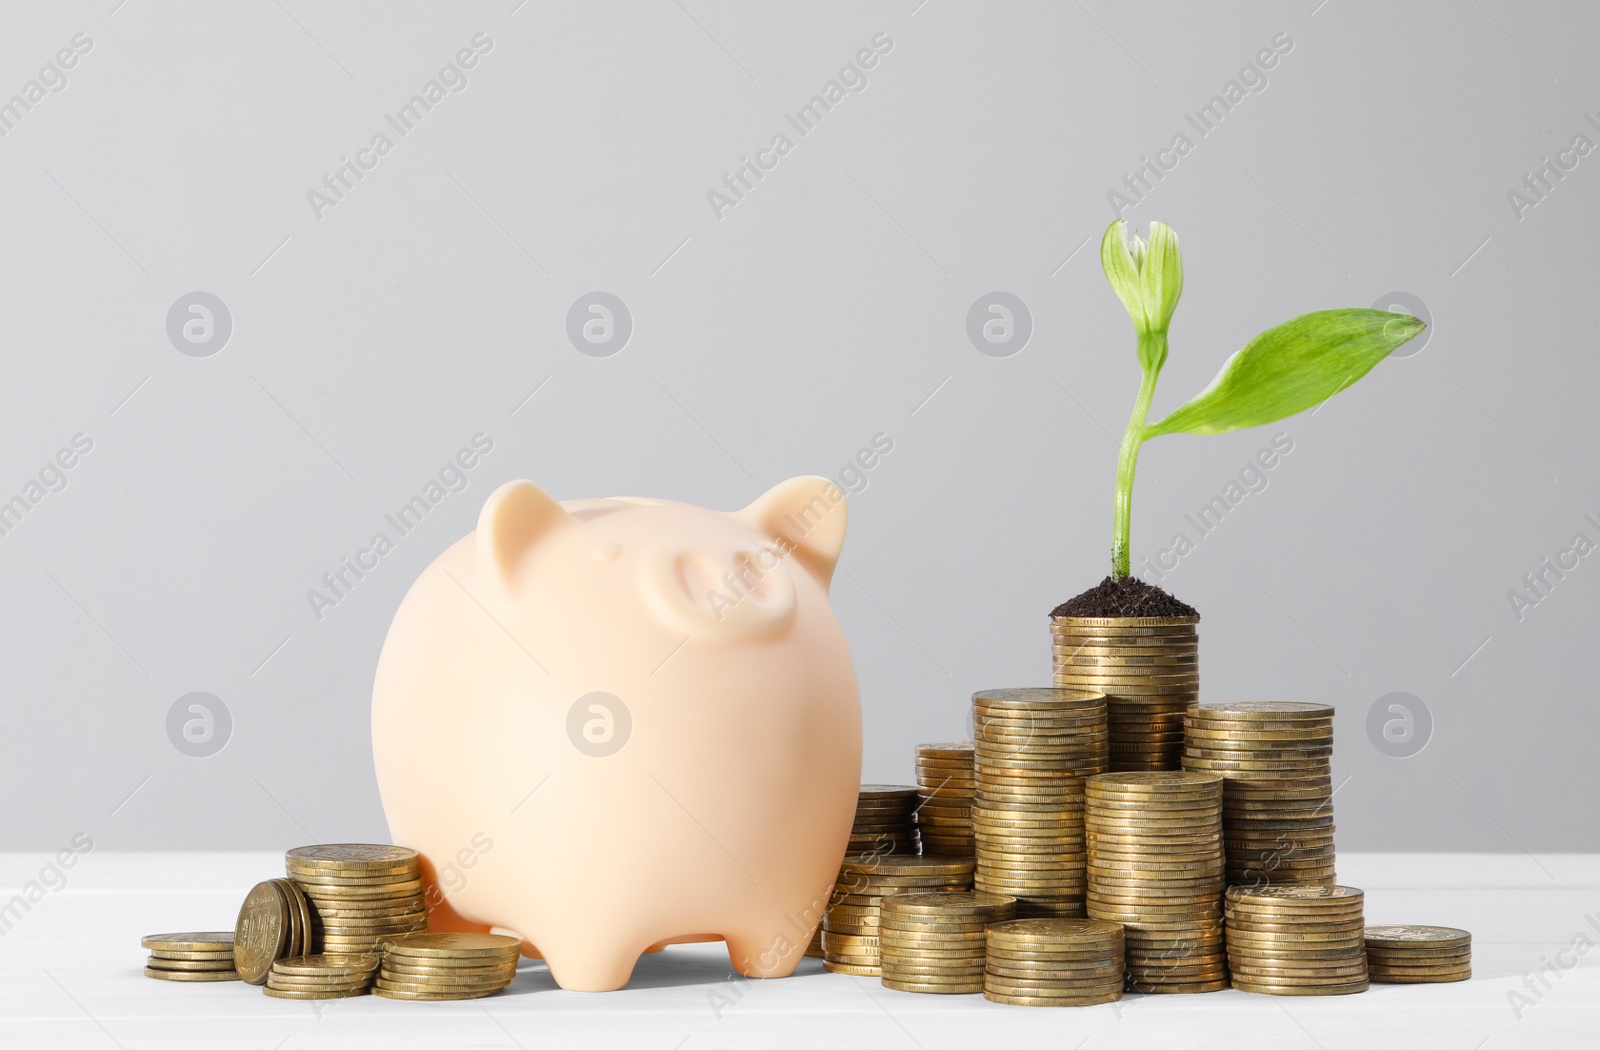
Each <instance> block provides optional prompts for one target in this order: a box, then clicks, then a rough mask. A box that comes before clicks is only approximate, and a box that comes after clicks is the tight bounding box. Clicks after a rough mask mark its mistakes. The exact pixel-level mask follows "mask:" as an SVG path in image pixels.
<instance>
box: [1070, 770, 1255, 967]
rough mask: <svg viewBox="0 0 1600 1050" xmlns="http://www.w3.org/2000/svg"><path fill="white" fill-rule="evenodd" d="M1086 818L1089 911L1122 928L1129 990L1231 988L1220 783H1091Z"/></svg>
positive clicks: (1171, 779) (1118, 776)
mask: <svg viewBox="0 0 1600 1050" xmlns="http://www.w3.org/2000/svg"><path fill="white" fill-rule="evenodd" d="M1085 819H1086V831H1087V836H1088V845H1089V865H1088V876H1089V897H1088V911H1089V914H1090V916H1092V917H1093V918H1096V919H1105V920H1109V921H1112V922H1119V923H1122V924H1123V926H1124V937H1125V942H1126V961H1127V968H1128V983H1129V987H1130V988H1131V989H1132V990H1134V991H1138V992H1210V991H1220V990H1221V989H1223V988H1226V987H1227V986H1228V982H1227V973H1226V971H1225V968H1224V958H1223V936H1222V922H1221V908H1220V903H1221V897H1222V892H1223V889H1224V881H1223V860H1222V780H1221V778H1219V777H1215V776H1211V775H1209V774H1205V773H1189V772H1182V771H1177V770H1172V771H1140V772H1125V773H1104V774H1101V775H1100V776H1096V777H1090V778H1089V784H1088V799H1087V809H1086V811H1085Z"/></svg>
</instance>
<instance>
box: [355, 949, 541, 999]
mask: <svg viewBox="0 0 1600 1050" xmlns="http://www.w3.org/2000/svg"><path fill="white" fill-rule="evenodd" d="M521 950H522V942H521V941H519V940H517V939H516V938H515V937H502V936H500V935H499V934H493V933H411V934H406V935H405V936H402V937H396V938H393V939H392V940H390V941H389V942H388V943H386V944H385V945H384V949H383V965H382V966H381V967H380V969H379V970H378V979H377V981H376V982H375V983H374V984H373V987H372V994H373V995H376V996H379V997H381V998H384V999H482V998H483V997H484V996H486V995H495V994H498V993H499V992H503V991H505V988H506V986H507V985H509V984H510V983H511V982H512V980H513V979H514V978H515V977H516V976H517V960H518V958H520V955H521Z"/></svg>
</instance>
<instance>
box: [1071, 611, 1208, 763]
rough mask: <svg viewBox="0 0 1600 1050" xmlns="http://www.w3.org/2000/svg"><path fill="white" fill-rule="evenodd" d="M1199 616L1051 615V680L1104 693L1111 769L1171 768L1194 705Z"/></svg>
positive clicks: (1197, 687)
mask: <svg viewBox="0 0 1600 1050" xmlns="http://www.w3.org/2000/svg"><path fill="white" fill-rule="evenodd" d="M1199 622H1200V617H1198V616H1057V617H1055V618H1053V619H1052V620H1051V622H1050V637H1051V642H1052V648H1053V650H1054V652H1053V657H1054V659H1053V662H1054V665H1055V683H1056V685H1060V686H1071V687H1075V688H1082V689H1092V690H1094V691H1095V692H1098V693H1104V694H1105V695H1106V715H1107V719H1108V725H1109V728H1110V732H1111V767H1110V768H1111V769H1112V770H1113V771H1115V772H1120V771H1123V770H1138V769H1177V768H1178V765H1179V759H1180V757H1181V755H1182V752H1183V714H1184V712H1185V711H1187V710H1188V709H1189V708H1191V707H1193V706H1194V705H1195V704H1196V703H1198V702H1199V697H1200V663H1199V660H1200V655H1199V653H1200V641H1199V637H1198V635H1197V633H1196V630H1195V625H1196V624H1197V623H1199Z"/></svg>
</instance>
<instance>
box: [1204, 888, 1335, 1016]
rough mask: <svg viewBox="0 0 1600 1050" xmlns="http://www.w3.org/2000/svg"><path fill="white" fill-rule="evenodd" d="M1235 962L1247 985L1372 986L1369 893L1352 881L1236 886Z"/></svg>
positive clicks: (1317, 990) (1312, 990)
mask: <svg viewBox="0 0 1600 1050" xmlns="http://www.w3.org/2000/svg"><path fill="white" fill-rule="evenodd" d="M1227 909H1228V911H1227V918H1228V969H1229V970H1230V971H1231V972H1232V974H1233V986H1234V987H1235V988H1237V989H1239V990H1240V991H1242V992H1264V993H1266V994H1268V995H1348V994H1349V993H1351V992H1364V991H1366V990H1367V956H1366V950H1365V948H1364V947H1363V937H1362V929H1363V926H1364V922H1363V919H1362V910H1361V909H1362V893H1361V891H1360V890H1358V889H1353V888H1351V887H1349V886H1333V887H1325V886H1260V887H1247V886H1235V887H1234V888H1232V889H1230V890H1229V891H1228V904H1227Z"/></svg>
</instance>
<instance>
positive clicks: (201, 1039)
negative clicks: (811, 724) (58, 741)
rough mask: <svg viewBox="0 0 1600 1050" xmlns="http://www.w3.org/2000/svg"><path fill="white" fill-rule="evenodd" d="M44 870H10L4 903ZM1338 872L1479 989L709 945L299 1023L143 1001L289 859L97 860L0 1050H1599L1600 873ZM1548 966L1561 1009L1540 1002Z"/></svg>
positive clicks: (18, 862)
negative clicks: (938, 983)
mask: <svg viewBox="0 0 1600 1050" xmlns="http://www.w3.org/2000/svg"><path fill="white" fill-rule="evenodd" d="M47 860H48V856H47V855H44V854H15V853H13V854H0V888H3V892H0V903H3V902H4V900H9V899H10V898H11V896H12V895H13V894H15V893H17V892H19V891H20V890H21V888H22V887H23V885H24V884H25V883H26V882H27V881H28V880H30V879H34V878H36V877H37V875H38V873H39V870H40V868H41V867H42V866H43V865H44V864H45V863H46V861H47ZM1339 871H1340V879H1341V881H1343V882H1345V883H1348V884H1350V885H1355V886H1361V887H1363V888H1365V889H1366V891H1367V921H1368V922H1422V923H1433V924H1438V925H1446V926H1461V927H1464V928H1466V929H1469V930H1471V931H1472V934H1473V969H1474V977H1473V979H1472V980H1471V981H1467V982H1462V983H1458V984H1445V985H1373V987H1372V989H1371V990H1370V991H1369V992H1366V993H1365V994H1362V995H1354V996H1340V997H1330V998H1277V997H1270V996H1261V995H1249V994H1245V993H1241V992H1234V991H1227V992H1217V993H1213V994H1207V995H1193V996H1129V997H1127V998H1125V999H1124V1000H1123V1001H1122V1002H1120V1003H1116V1004H1111V1005H1105V1006H1096V1007H1089V1008H1083V1009H1030V1008H1024V1007H1002V1006H997V1005H994V1004H991V1003H987V1002H985V1001H984V1000H983V999H982V997H980V996H933V995H908V994H904V993H898V992H891V991H888V990H887V989H885V988H883V987H882V986H881V985H880V984H879V983H878V982H877V981H876V980H875V979H870V978H859V977H845V976H842V975H837V974H828V973H823V972H822V970H821V965H820V963H819V962H818V961H817V960H811V959H808V960H806V961H805V963H804V964H803V965H802V968H801V970H800V972H799V973H797V974H796V975H795V976H794V977H792V978H789V979H786V980H777V981H746V980H743V979H734V978H732V977H731V976H730V974H729V971H728V966H727V957H726V955H725V954H724V952H723V950H722V946H721V945H711V944H700V945H680V946H676V947H673V948H671V949H668V950H667V951H665V952H662V953H659V954H657V955H652V956H648V957H646V958H645V959H643V960H642V961H641V962H640V964H639V967H638V969H637V970H636V971H635V973H634V978H633V983H632V984H631V985H630V986H629V987H628V988H627V989H626V990H624V991H620V992H610V993H602V994H592V993H591V994H585V993H577V992H563V991H561V990H560V989H558V988H556V987H555V985H554V984H553V983H552V982H551V980H550V978H549V975H548V974H547V973H546V972H545V970H544V968H543V967H542V966H540V965H537V964H533V963H528V962H524V963H523V967H522V972H521V974H520V975H519V976H518V977H517V980H516V982H515V983H514V984H513V985H512V986H511V988H510V989H508V990H507V991H506V992H505V993H504V994H502V995H499V996H496V997H494V998H492V999H486V1000H480V1001H474V1002H459V1003H408V1002H393V1001H388V1000H383V999H375V998H373V997H371V996H364V997H361V998H357V999H349V1000H335V1001H332V1002H330V1003H299V1002H285V1001H280V1000H276V999H269V998H267V997H265V996H263V995H262V994H261V993H260V991H259V990H257V989H255V988H252V987H248V986H246V985H243V984H238V983H226V984H215V985H209V984H175V983H165V982H159V981H153V980H149V979H147V978H145V977H144V976H143V974H142V968H143V960H144V957H145V953H144V952H143V951H142V950H141V949H140V947H139V938H140V937H141V936H142V935H144V934H147V933H157V932H166V931H179V930H204V929H227V928H231V927H232V925H233V919H234V915H235V912H236V910H237V908H238V905H239V901H240V899H241V897H242V896H243V894H244V892H245V891H246V890H247V889H248V888H249V887H250V886H251V885H253V884H254V883H256V882H257V881H259V880H261V879H264V878H270V877H273V876H275V875H279V874H282V859H281V855H280V854H275V853H190V854H171V853H166V854H112V853H95V852H91V853H89V854H88V855H86V856H85V857H83V858H82V860H81V863H80V864H79V865H78V866H77V867H75V868H74V869H73V870H72V871H70V872H69V873H68V878H67V884H66V885H65V886H64V887H62V888H60V889H59V890H55V891H51V892H49V893H48V894H47V895H46V896H45V897H44V898H43V899H42V900H40V901H39V902H38V903H37V904H35V905H34V906H33V907H32V908H31V909H29V910H28V911H26V912H25V913H23V914H21V916H20V918H16V921H15V922H14V924H10V925H9V928H7V929H6V932H5V933H4V934H3V936H0V1048H4V1050H13V1048H18V1050H21V1048H33V1047H77V1046H83V1047H110V1048H114V1047H124V1048H128V1050H132V1048H134V1047H160V1048H164V1050H167V1048H183V1047H195V1048H207V1050H211V1048H219V1047H227V1048H232V1047H240V1048H243V1047H251V1048H257V1047H258V1048H261V1050H277V1048H280V1047H283V1048H288V1050H301V1048H307V1047H341V1048H344V1047H430V1048H432V1047H458V1046H459V1047H502V1048H503V1047H513V1048H514V1047H525V1048H529V1050H532V1048H535V1047H538V1048H551V1047H586V1046H597V1047H640V1048H648V1050H677V1048H679V1047H686V1048H688V1050H699V1048H703V1047H740V1048H744V1047H756V1046H759V1047H765V1046H783V1047H787V1046H795V1047H815V1046H824V1047H827V1048H828V1050H838V1048H843V1047H857V1046H859V1047H877V1048H897V1047H908V1048H913V1050H917V1048H920V1050H935V1048H938V1047H960V1048H968V1047H972V1048H979V1047H981V1048H985V1050H987V1048H989V1047H1013V1046H1016V1047H1021V1046H1048V1047H1052V1048H1059V1050H1079V1048H1088V1050H1093V1048H1096V1047H1106V1048H1110V1047H1118V1048H1122V1047H1144V1046H1150V1047H1160V1048H1162V1050H1172V1048H1175V1047H1219V1048H1228V1050H1233V1048H1239V1047H1271V1048H1273V1050H1284V1048H1295V1047H1307V1048H1311V1050H1318V1048H1320V1050H1339V1048H1346V1047H1348V1048H1351V1050H1358V1048H1359V1050H1366V1048H1370V1047H1374V1046H1404V1047H1407V1048H1414V1050H1423V1048H1432V1047H1438V1048H1440V1050H1446V1048H1448V1050H1480V1048H1484V1050H1500V1048H1501V1047H1541V1048H1542V1047H1564V1046H1572V1047H1589V1048H1595V1047H1600V950H1596V951H1594V952H1592V953H1587V949H1586V948H1584V945H1586V944H1596V945H1600V856H1593V855H1570V854H1569V855H1542V856H1538V857H1530V856H1525V855H1461V854H1366V855H1343V856H1341V857H1340V858H1339ZM1591 917H1592V918H1591ZM11 918H15V916H14V915H13V916H11V917H0V928H6V927H7V924H8V923H9V922H10V919H11ZM1575 943H1577V944H1578V945H1579V948H1580V949H1583V950H1584V951H1585V953H1586V954H1584V955H1582V956H1581V957H1580V954H1579V952H1578V951H1576V950H1573V948H1572V946H1573V945H1574V944H1575ZM1546 960H1548V961H1549V967H1548V968H1547V969H1546V970H1545V976H1544V982H1548V984H1549V987H1548V989H1546V987H1545V986H1544V983H1542V982H1541V981H1540V979H1539V978H1538V977H1537V976H1534V977H1532V978H1529V979H1528V980H1527V982H1526V983H1525V975H1526V974H1529V973H1530V972H1536V971H1538V970H1539V969H1540V967H1541V966H1542V965H1544V964H1545V961H1546ZM1565 963H1571V964H1572V965H1571V966H1570V967H1567V966H1565V965H1564V964H1565ZM1529 984H1531V986H1532V988H1533V989H1534V990H1533V991H1530V990H1529ZM1512 993H1520V996H1521V998H1520V999H1518V998H1515V997H1514V996H1513V994H1512Z"/></svg>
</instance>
